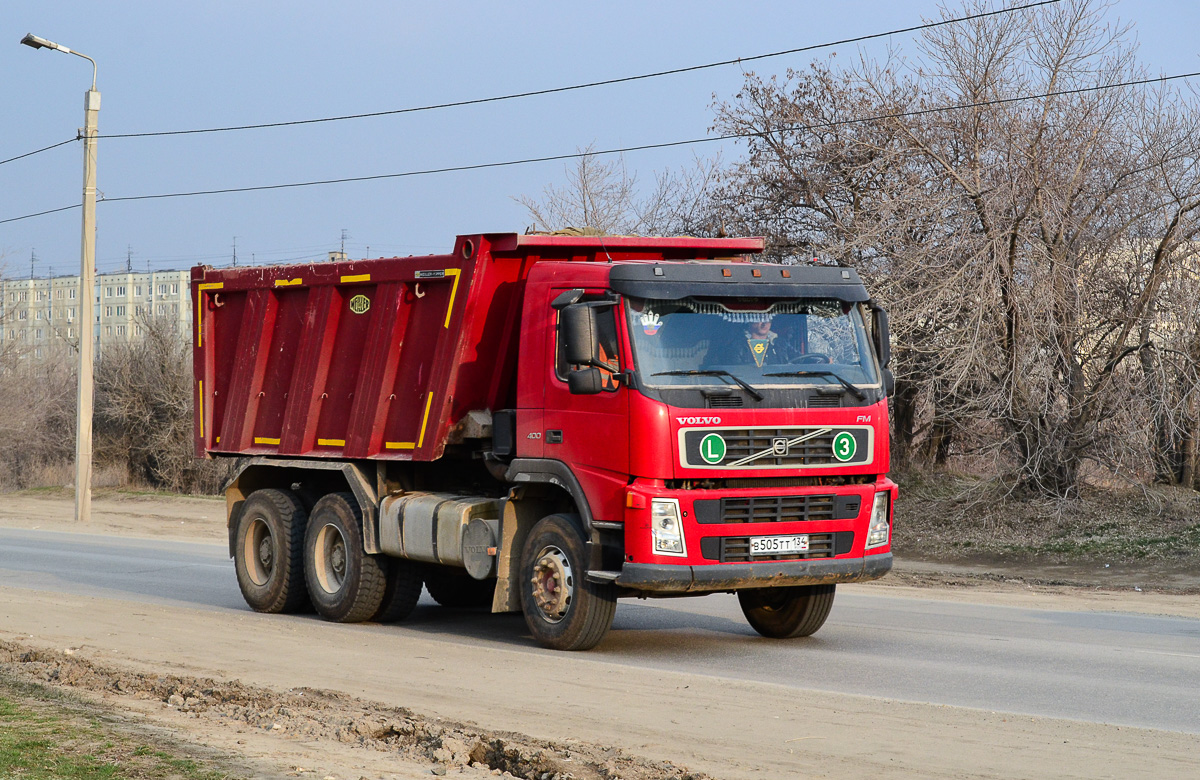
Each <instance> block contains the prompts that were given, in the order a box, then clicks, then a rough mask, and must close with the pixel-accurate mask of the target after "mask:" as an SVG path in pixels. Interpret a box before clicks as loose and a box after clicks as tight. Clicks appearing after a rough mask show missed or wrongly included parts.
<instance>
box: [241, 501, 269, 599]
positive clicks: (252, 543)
mask: <svg viewBox="0 0 1200 780" xmlns="http://www.w3.org/2000/svg"><path fill="white" fill-rule="evenodd" d="M242 559H243V560H245V561H246V574H247V575H248V576H249V577H250V581H251V582H253V583H254V584H255V585H259V586H261V585H266V584H267V581H268V580H270V579H271V572H272V571H274V570H275V538H274V537H273V536H272V535H271V528H270V526H268V525H267V524H266V523H265V522H264V521H263V520H262V518H258V517H256V518H254V520H252V521H251V523H250V528H248V529H247V530H246V541H245V548H244V549H243V551H242Z"/></svg>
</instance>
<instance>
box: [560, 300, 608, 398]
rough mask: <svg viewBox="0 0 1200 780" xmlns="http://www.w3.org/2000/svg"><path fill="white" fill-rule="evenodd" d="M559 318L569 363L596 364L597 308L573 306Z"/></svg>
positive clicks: (598, 343) (577, 364)
mask: <svg viewBox="0 0 1200 780" xmlns="http://www.w3.org/2000/svg"><path fill="white" fill-rule="evenodd" d="M559 316H560V318H561V327H562V333H561V334H560V335H561V336H562V340H563V350H564V354H565V355H566V358H567V362H568V363H570V364H572V365H576V366H587V365H591V364H592V363H595V362H596V361H597V360H598V359H599V355H598V352H599V349H598V348H599V346H600V333H599V331H598V330H597V328H596V310H595V308H593V307H591V306H588V305H586V304H572V305H570V306H567V307H565V308H563V310H562V312H561V314H560V315H559ZM571 392H575V391H574V390H572V391H571Z"/></svg>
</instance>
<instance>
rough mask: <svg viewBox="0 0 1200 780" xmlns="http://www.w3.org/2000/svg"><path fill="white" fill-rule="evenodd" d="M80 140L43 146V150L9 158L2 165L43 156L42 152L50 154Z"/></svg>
mask: <svg viewBox="0 0 1200 780" xmlns="http://www.w3.org/2000/svg"><path fill="white" fill-rule="evenodd" d="M78 140H79V139H78V138H68V139H67V140H65V141H59V142H58V143H56V144H50V145H49V146H43V147H42V148H41V149H34V150H33V151H32V152H25V154H18V155H17V156H16V157H9V158H8V159H7V160H0V165H4V164H5V163H10V162H15V161H17V160H23V159H25V158H26V157H33V156H34V155H35V154H41V153H42V152H48V151H50V150H51V149H57V148H58V147H60V146H66V145H67V144H69V143H74V142H75V141H78Z"/></svg>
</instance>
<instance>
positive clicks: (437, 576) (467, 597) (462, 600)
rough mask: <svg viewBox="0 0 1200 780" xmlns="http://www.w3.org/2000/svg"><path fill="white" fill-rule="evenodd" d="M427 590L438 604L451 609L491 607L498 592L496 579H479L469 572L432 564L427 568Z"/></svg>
mask: <svg viewBox="0 0 1200 780" xmlns="http://www.w3.org/2000/svg"><path fill="white" fill-rule="evenodd" d="M425 590H427V591H429V595H430V596H431V597H432V598H433V600H434V601H436V602H437V603H438V604H441V605H442V606H443V607H449V608H451V609H469V608H471V607H489V608H490V607H491V606H492V596H493V595H494V594H495V593H496V581H495V580H494V579H488V580H477V579H475V578H474V577H472V576H471V575H469V574H466V573H465V572H464V573H459V572H458V571H455V570H453V569H446V568H444V567H441V566H436V567H435V566H430V567H428V568H427V569H426V570H425Z"/></svg>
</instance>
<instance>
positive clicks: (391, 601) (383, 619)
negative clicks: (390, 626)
mask: <svg viewBox="0 0 1200 780" xmlns="http://www.w3.org/2000/svg"><path fill="white" fill-rule="evenodd" d="M385 568H386V570H387V584H386V585H385V586H384V590H383V601H381V602H380V603H379V609H377V610H376V611H375V615H374V616H373V617H372V618H371V619H372V620H374V621H376V622H378V623H395V622H396V621H398V620H404V618H406V617H408V616H409V614H410V613H411V612H412V611H413V609H414V608H415V607H416V606H417V599H419V598H421V569H420V567H419V566H418V565H417V564H415V563H413V562H412V561H409V560H405V559H404V558H392V559H391V560H389V561H387V565H386V567H385Z"/></svg>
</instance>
